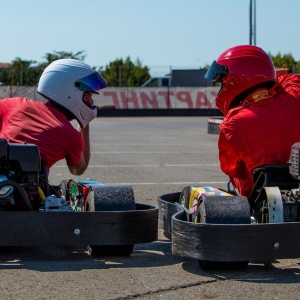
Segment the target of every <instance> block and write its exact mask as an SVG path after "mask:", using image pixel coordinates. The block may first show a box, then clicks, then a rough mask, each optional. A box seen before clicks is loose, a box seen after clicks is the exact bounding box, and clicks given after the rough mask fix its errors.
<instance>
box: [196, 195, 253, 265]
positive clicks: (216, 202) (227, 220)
mask: <svg viewBox="0 0 300 300" xmlns="http://www.w3.org/2000/svg"><path fill="white" fill-rule="evenodd" d="M198 211H199V223H211V224H250V222H251V218H250V206H249V203H248V200H247V198H246V197H238V196H228V197H227V196H214V197H206V198H205V197H204V199H203V200H202V201H200V204H199V210H198ZM198 262H199V266H200V268H201V269H203V270H209V269H221V270H224V269H227V270H242V269H245V268H246V267H247V266H248V264H249V261H229V262H224V261H208V260H199V261H198Z"/></svg>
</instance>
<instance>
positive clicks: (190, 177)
mask: <svg viewBox="0 0 300 300" xmlns="http://www.w3.org/2000/svg"><path fill="white" fill-rule="evenodd" d="M207 120H208V117H134V118H125V117H122V118H97V119H96V120H95V121H93V122H92V123H91V152H92V158H91V162H90V166H89V169H88V170H87V171H86V173H85V174H84V176H82V178H94V179H97V180H100V181H102V182H104V183H107V184H131V185H132V186H133V189H134V193H135V198H136V202H142V203H147V204H154V205H157V197H158V195H160V194H164V193H171V192H177V191H181V189H182V188H183V187H185V186H186V185H190V184H199V185H203V186H213V187H219V188H224V187H226V184H227V177H226V176H225V175H224V174H222V172H221V171H220V169H219V163H218V154H217V140H218V136H217V135H211V134H207V124H208V123H207ZM67 178H71V175H70V174H69V173H68V171H67V168H66V167H65V164H64V162H58V163H57V164H56V165H55V166H54V167H53V168H52V170H51V173H50V181H51V182H52V183H53V184H58V183H59V182H60V181H61V180H62V179H67ZM37 230H38V228H37ZM28 234H30V232H29V233H28ZM253 242H255V241H253ZM299 264H300V260H299V259H293V260H280V261H276V262H274V264H273V265H272V267H271V268H266V267H265V266H264V265H262V264H260V263H257V262H251V263H250V264H249V267H248V268H247V269H246V270H243V271H230V270H229V271H224V270H223V271H218V270H215V271H203V270H201V269H200V268H199V267H198V262H197V261H195V260H192V259H185V258H180V257H177V256H175V255H173V254H172V251H171V243H170V241H169V240H168V239H166V238H165V237H164V236H163V234H162V232H159V239H158V241H156V242H154V243H150V244H138V245H135V248H134V251H133V254H132V255H131V256H130V257H119V258H111V257H102V258H95V257H91V256H89V255H88V254H87V252H86V251H85V249H78V248H70V247H67V248H65V247H59V248H57V247H22V248H13V249H6V250H3V249H2V250H1V252H0V275H1V280H0V288H1V292H0V295H1V299H22V300H23V299H25V300H26V299H105V300H106V299H115V300H116V299H151V300H156V299H173V300H177V299H180V300H182V299H222V300H223V299H257V298H258V299H272V300H273V299H300V285H299V283H300V266H299Z"/></svg>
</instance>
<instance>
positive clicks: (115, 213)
mask: <svg viewBox="0 0 300 300" xmlns="http://www.w3.org/2000/svg"><path fill="white" fill-rule="evenodd" d="M157 218H158V208H157V207H155V206H151V205H147V204H142V203H136V202H135V199H134V193H133V189H132V187H131V186H130V185H119V186H118V185H115V186H114V185H105V184H103V183H101V182H99V181H96V180H92V179H84V180H78V179H67V180H63V181H62V182H61V183H60V184H59V185H58V186H54V185H50V183H49V182H48V174H47V170H46V168H45V167H44V165H43V163H42V162H41V160H40V153H39V149H38V147H37V146H36V145H33V144H13V143H8V142H7V141H6V140H5V139H0V247H2V246H47V245H54V246H86V247H88V250H89V253H90V254H91V255H130V254H131V252H132V250H133V247H134V244H136V243H148V242H152V241H155V240H157V235H158V230H157V229H158V224H157Z"/></svg>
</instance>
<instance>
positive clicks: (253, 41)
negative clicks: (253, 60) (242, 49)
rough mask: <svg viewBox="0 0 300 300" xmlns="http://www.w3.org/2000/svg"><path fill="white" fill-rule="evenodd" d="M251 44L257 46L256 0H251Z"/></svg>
mask: <svg viewBox="0 0 300 300" xmlns="http://www.w3.org/2000/svg"><path fill="white" fill-rule="evenodd" d="M249 44H250V45H254V46H256V0H250V7H249Z"/></svg>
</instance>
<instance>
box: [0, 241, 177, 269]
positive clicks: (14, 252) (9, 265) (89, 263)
mask: <svg viewBox="0 0 300 300" xmlns="http://www.w3.org/2000/svg"><path fill="white" fill-rule="evenodd" d="M181 262H182V260H181V258H179V257H177V256H175V255H173V254H172V252H171V243H170V241H166V240H158V241H156V242H152V243H146V244H136V245H135V246H134V250H133V252H132V254H131V255H130V256H124V257H122V256H118V257H116V256H111V257H109V256H107V257H98V256H97V257H94V256H90V255H89V254H88V252H87V250H86V249H85V248H74V247H52V246H49V247H0V270H4V269H6V270H7V269H28V270H36V271H41V272H51V271H55V272H57V271H81V270H86V269H112V268H143V267H145V268H146V267H161V266H168V265H173V264H178V263H181Z"/></svg>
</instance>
